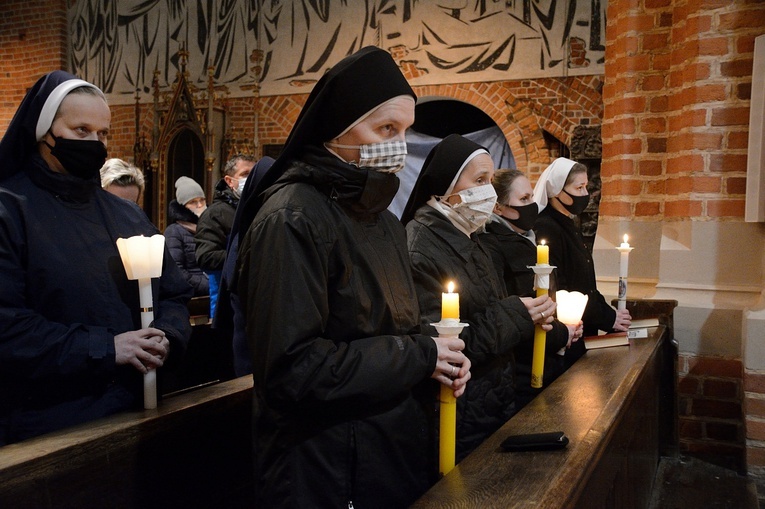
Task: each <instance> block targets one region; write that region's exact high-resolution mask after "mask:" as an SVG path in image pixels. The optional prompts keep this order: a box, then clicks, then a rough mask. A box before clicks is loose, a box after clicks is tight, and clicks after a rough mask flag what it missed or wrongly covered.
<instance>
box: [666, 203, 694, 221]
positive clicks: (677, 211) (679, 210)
mask: <svg viewBox="0 0 765 509" xmlns="http://www.w3.org/2000/svg"><path fill="white" fill-rule="evenodd" d="M700 215H701V202H700V201H694V200H675V201H667V202H665V203H664V216H665V217H699V216H700Z"/></svg>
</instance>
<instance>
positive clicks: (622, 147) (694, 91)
mask: <svg viewBox="0 0 765 509" xmlns="http://www.w3.org/2000/svg"><path fill="white" fill-rule="evenodd" d="M763 26H765V4H763V2H757V1H755V0H737V1H711V0H706V1H701V0H690V1H684V0H674V1H673V0H612V1H610V2H609V21H608V32H607V37H608V41H609V44H608V45H607V49H606V61H607V66H606V86H605V87H604V92H603V100H604V104H605V115H604V122H603V124H604V125H603V145H604V157H603V159H604V160H603V166H602V173H603V200H602V201H601V214H602V215H604V216H615V217H636V218H646V219H652V220H660V219H667V220H676V219H682V218H692V219H700V220H708V219H718V218H724V219H736V220H738V219H741V218H743V213H744V194H745V187H746V148H747V137H748V124H749V99H750V92H751V73H752V71H751V69H752V55H753V51H754V37H755V36H757V35H760V34H761V33H762V30H763ZM611 34H613V36H612V35H611ZM670 133H671V135H670Z"/></svg>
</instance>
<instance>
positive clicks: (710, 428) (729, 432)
mask: <svg viewBox="0 0 765 509" xmlns="http://www.w3.org/2000/svg"><path fill="white" fill-rule="evenodd" d="M704 428H705V431H706V437H707V438H709V439H711V440H719V441H721V442H740V441H741V440H742V438H743V437H742V436H741V435H742V434H743V433H742V431H741V425H739V424H734V423H729V422H708V423H706V424H705V426H704Z"/></svg>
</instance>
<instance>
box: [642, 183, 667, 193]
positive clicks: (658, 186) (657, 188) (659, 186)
mask: <svg viewBox="0 0 765 509" xmlns="http://www.w3.org/2000/svg"><path fill="white" fill-rule="evenodd" d="M645 185H646V190H645V192H646V194H649V195H657V194H660V195H664V194H666V192H667V181H666V180H664V179H652V180H649V181H648V182H646V184H645Z"/></svg>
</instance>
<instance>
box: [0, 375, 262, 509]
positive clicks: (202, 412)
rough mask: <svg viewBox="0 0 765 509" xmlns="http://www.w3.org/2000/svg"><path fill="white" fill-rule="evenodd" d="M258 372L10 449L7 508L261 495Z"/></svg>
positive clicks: (247, 499)
mask: <svg viewBox="0 0 765 509" xmlns="http://www.w3.org/2000/svg"><path fill="white" fill-rule="evenodd" d="M251 392H252V377H242V378H237V379H234V380H229V381H227V382H222V383H219V384H215V385H211V386H208V387H204V388H200V389H196V390H193V391H190V392H187V393H184V394H179V395H176V396H173V397H169V398H166V399H164V400H162V401H161V402H160V404H159V407H158V408H157V409H156V410H145V411H139V412H126V413H122V414H118V415H114V416H112V417H109V418H106V419H101V420H98V421H93V422H90V423H87V424H84V425H82V426H78V427H73V428H69V429H66V430H62V431H59V432H55V433H51V434H48V435H44V436H41V437H38V438H33V439H30V440H27V441H24V442H21V443H18V444H11V445H7V446H5V447H2V448H0V507H4V508H8V509H10V508H13V509H25V508H30V509H46V508H78V509H81V508H89V507H93V508H153V507H157V508H159V507H162V508H165V509H167V508H173V507H183V508H211V507H247V506H251V504H252V450H251V447H250V445H249V444H250V443H251V439H250V437H251V433H252V427H251V407H252V403H251Z"/></svg>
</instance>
